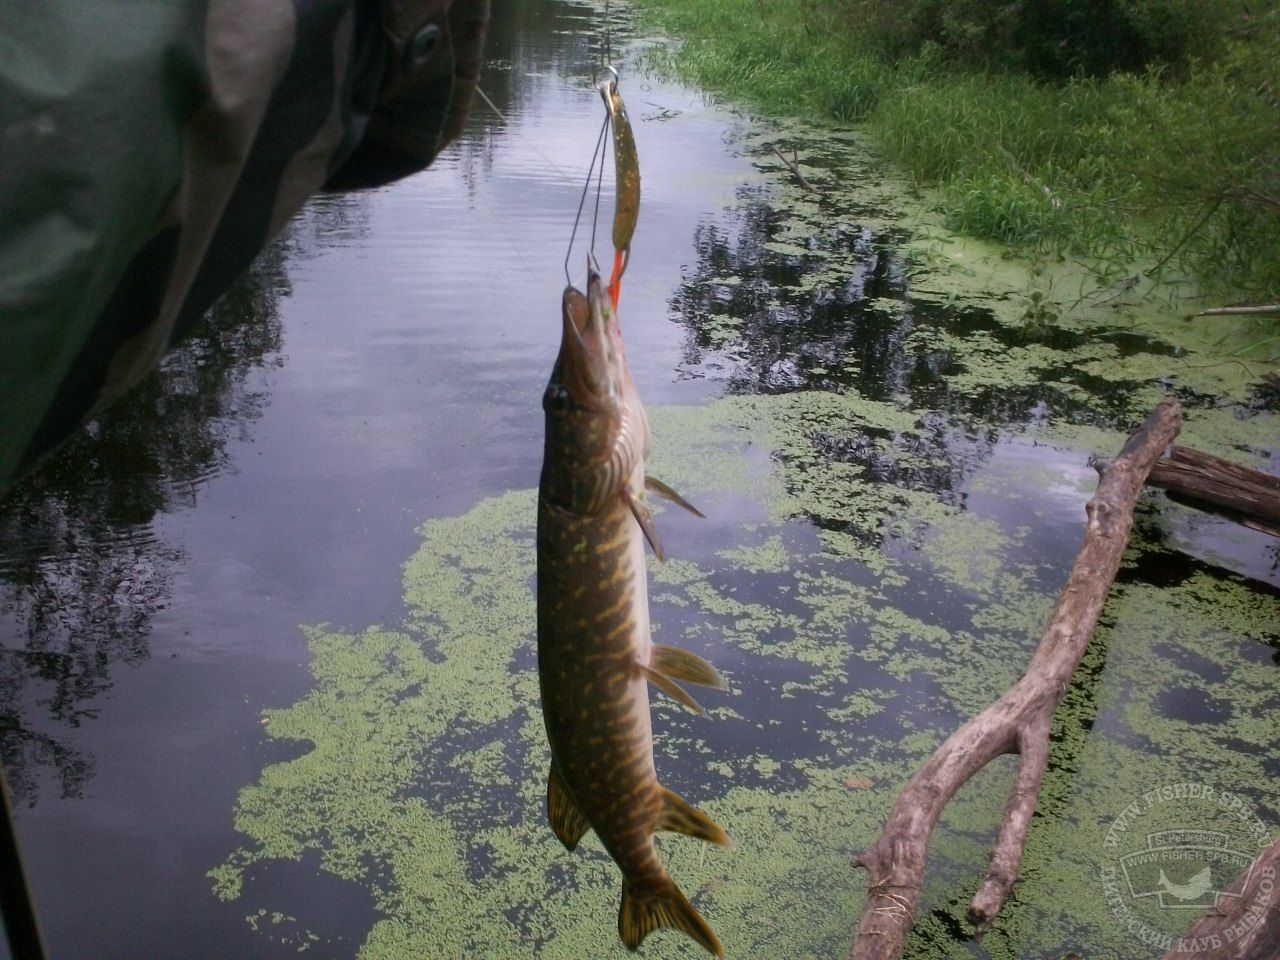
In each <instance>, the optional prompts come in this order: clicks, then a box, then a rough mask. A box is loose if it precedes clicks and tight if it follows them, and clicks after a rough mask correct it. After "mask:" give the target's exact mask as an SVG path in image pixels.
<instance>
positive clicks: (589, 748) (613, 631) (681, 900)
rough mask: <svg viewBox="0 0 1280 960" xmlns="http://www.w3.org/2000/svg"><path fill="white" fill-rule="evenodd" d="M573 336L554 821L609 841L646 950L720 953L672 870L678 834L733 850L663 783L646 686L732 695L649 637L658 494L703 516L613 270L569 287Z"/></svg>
mask: <svg viewBox="0 0 1280 960" xmlns="http://www.w3.org/2000/svg"><path fill="white" fill-rule="evenodd" d="M561 309H562V313H563V323H564V326H563V331H562V334H561V342H560V355H559V357H558V358H557V359H556V364H555V368H554V369H553V371H552V373H551V381H550V383H549V384H548V385H547V390H546V394H545V395H544V397H543V401H542V405H543V409H544V410H545V412H546V446H545V452H544V457H543V463H542V479H541V483H540V486H539V490H538V579H537V583H538V586H537V590H538V680H539V684H540V686H541V690H542V711H543V717H544V720H545V722H546V728H547V739H548V740H549V741H550V744H551V772H550V776H549V778H548V782H547V813H548V816H549V818H550V821H551V827H552V829H553V830H554V831H555V833H556V836H557V837H559V838H560V841H561V842H562V843H563V844H564V845H565V846H566V847H567V848H568V849H570V850H572V849H573V848H574V847H575V846H576V845H577V843H578V841H579V840H580V839H581V838H582V835H583V834H584V833H586V831H587V830H588V829H592V830H595V832H596V835H597V836H598V837H599V838H600V841H601V842H602V843H603V844H604V847H605V849H606V850H607V851H608V852H609V855H610V856H611V857H612V858H613V860H614V862H616V863H617V864H618V867H619V869H621V871H622V906H621V909H620V911H619V914H618V933H619V935H620V936H621V938H622V942H623V943H624V944H626V945H627V947H629V948H630V949H632V950H634V949H636V948H637V947H638V946H639V945H640V942H641V941H642V940H644V938H645V936H646V935H648V934H649V933H651V932H653V931H654V930H656V929H658V928H660V927H675V928H676V929H678V930H682V931H683V932H684V933H686V934H688V935H689V936H690V937H692V938H693V939H694V940H696V941H697V942H698V943H700V944H702V946H704V947H706V949H707V950H709V951H711V952H712V953H714V954H715V955H716V956H718V957H719V956H723V951H722V949H721V947H720V942H719V941H718V940H717V939H716V935H715V934H714V933H713V932H712V930H711V928H710V926H708V924H707V922H706V921H705V920H703V918H702V917H701V916H699V915H698V912H697V911H696V910H695V909H694V908H693V906H692V905H691V904H690V903H689V901H688V899H687V898H686V897H685V895H684V894H683V893H682V892H681V891H680V889H679V887H677V886H676V883H675V881H674V880H672V879H671V877H670V875H669V874H668V873H667V871H666V868H665V867H664V866H663V865H662V862H661V861H660V860H659V859H658V854H657V850H656V849H655V847H654V842H653V840H654V834H655V833H656V832H657V831H659V830H672V831H675V832H677V833H684V834H688V835H689V836H692V837H697V838H699V839H701V840H706V841H708V842H709V843H715V844H719V845H721V846H727V845H728V844H729V842H730V841H729V838H728V836H727V835H726V834H725V832H724V831H723V830H722V829H720V827H719V826H717V825H716V823H715V822H714V821H712V820H711V818H710V817H708V816H707V815H706V814H704V813H702V812H701V811H699V810H696V809H694V808H693V807H691V806H690V805H689V804H688V803H686V802H685V801H684V800H683V799H681V798H680V797H679V796H678V795H677V794H675V793H673V792H672V791H670V790H667V789H666V788H664V787H663V786H662V785H661V784H660V783H659V782H658V777H657V773H656V771H655V769H654V763H653V731H652V727H651V725H650V719H649V692H648V684H650V683H652V684H653V685H654V686H656V687H657V688H658V689H659V690H661V691H663V692H664V693H666V694H667V695H668V696H670V697H672V698H674V699H675V700H677V701H679V702H680V703H682V704H684V705H685V706H687V707H689V708H690V709H692V710H695V711H698V712H700V713H701V712H704V711H702V708H701V707H699V706H698V704H697V703H696V701H694V699H693V698H692V697H690V696H689V694H688V693H687V692H685V690H684V689H683V688H681V687H680V686H679V685H678V684H677V682H676V681H685V682H687V683H695V684H702V685H705V686H710V687H715V688H716V689H720V690H724V689H727V687H726V684H725V681H724V679H723V678H722V677H721V676H720V674H719V673H717V672H716V670H715V669H714V668H712V667H711V666H710V665H708V664H707V663H705V662H704V661H703V660H701V659H700V658H698V657H696V656H694V655H693V654H691V653H687V652H684V651H681V650H677V649H675V648H673V647H666V646H661V645H659V644H655V643H653V642H652V640H651V639H650V634H649V596H648V584H647V578H646V572H645V556H644V541H645V540H646V539H647V540H648V542H649V543H650V545H651V546H652V547H653V550H654V552H655V553H656V554H657V555H658V556H659V557H660V558H661V557H662V555H663V554H662V546H661V543H660V541H659V540H658V535H657V531H656V530H655V528H654V525H653V517H652V515H651V514H650V512H649V509H648V507H647V506H646V505H645V502H644V494H645V492H646V490H647V491H648V492H650V493H652V494H654V495H656V496H662V497H665V498H667V499H669V500H672V501H674V502H675V503H677V504H679V505H680V506H682V507H684V508H685V509H687V510H690V511H692V512H693V513H695V514H697V515H698V516H702V514H700V513H698V511H697V510H695V509H694V508H693V507H691V506H690V505H689V504H688V503H686V502H685V501H684V499H683V498H681V497H680V496H679V494H677V493H675V491H673V490H671V489H670V488H669V487H667V486H666V485H665V484H663V483H660V482H658V481H656V480H653V479H652V478H650V477H646V476H645V472H644V459H645V456H646V454H647V453H648V449H649V421H648V418H647V416H646V415H645V411H644V407H642V406H641V404H640V398H639V396H638V395H637V393H636V388H635V384H634V383H633V382H632V379H631V373H630V371H629V370H628V368H627V361H626V353H625V350H624V347H623V344H622V332H621V330H620V328H619V326H618V322H617V315H616V313H615V312H614V310H613V309H612V307H611V306H610V302H609V297H608V294H607V293H606V291H605V287H604V284H603V282H602V281H601V278H600V276H599V274H597V273H596V272H595V271H591V273H590V276H589V278H588V283H587V293H586V295H585V296H584V295H583V294H582V293H581V292H580V291H578V290H577V289H575V288H574V287H573V286H568V287H566V288H565V291H564V298H563V302H562V307H561Z"/></svg>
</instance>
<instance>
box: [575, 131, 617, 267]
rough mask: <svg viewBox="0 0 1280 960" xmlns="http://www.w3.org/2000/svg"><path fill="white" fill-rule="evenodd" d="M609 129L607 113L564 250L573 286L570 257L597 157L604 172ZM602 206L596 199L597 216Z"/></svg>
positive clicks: (592, 228) (593, 232)
mask: <svg viewBox="0 0 1280 960" xmlns="http://www.w3.org/2000/svg"><path fill="white" fill-rule="evenodd" d="M608 129H609V115H608V114H607V113H606V114H605V117H604V123H602V124H601V125H600V136H598V137H597V138H596V148H595V150H594V151H593V152H592V154H591V166H590V167H588V168H587V181H586V183H584V184H583V185H582V196H581V197H579V198H578V212H577V214H576V215H575V216H574V218H573V232H572V233H571V234H569V249H568V250H566V251H565V252H564V278H565V280H566V282H568V283H569V284H570V285H571V286H572V284H573V277H571V276H570V275H569V258H570V257H571V256H573V241H574V240H575V239H576V238H577V236H578V223H579V222H580V221H581V220H582V208H583V206H584V205H585V204H586V202H587V191H588V190H590V189H591V176H592V174H594V173H595V171H596V159H597V158H599V160H600V173H601V175H603V174H604V155H603V153H602V152H601V150H600V147H601V144H603V143H604V135H605V131H607V130H608ZM599 208H600V202H599V198H598V197H597V200H596V210H597V216H598V215H599V213H598V211H599ZM591 234H592V247H593V248H594V247H595V225H594V224H592V227H591Z"/></svg>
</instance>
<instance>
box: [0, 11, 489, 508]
mask: <svg viewBox="0 0 1280 960" xmlns="http://www.w3.org/2000/svg"><path fill="white" fill-rule="evenodd" d="M487 19H488V3H487V0H453V2H452V3H451V2H449V0H383V2H377V0H294V2H290V0H205V2H199V0H132V2H129V0H95V2H86V0H41V2H39V3H36V2H27V0H14V2H6V3H3V4H0V490H3V489H5V488H7V487H8V486H9V485H10V484H11V483H12V481H13V480H14V479H15V478H16V477H17V476H18V475H20V474H21V473H22V472H23V471H25V470H26V469H28V468H29V467H30V466H31V465H32V464H34V463H35V462H36V461H37V460H38V459H39V458H40V457H41V456H43V455H44V454H45V453H47V452H48V451H49V450H51V449H52V448H53V447H54V446H56V444H57V443H58V442H60V441H61V440H62V439H64V438H65V437H66V436H67V435H68V434H69V433H70V432H71V431H72V430H74V429H76V428H77V427H78V426H79V425H80V424H81V423H83V422H84V421H85V420H86V419H88V418H91V417H92V416H93V415H94V414H95V413H97V412H98V411H100V410H102V409H103V408H104V407H105V406H106V405H107V404H109V403H110V402H111V401H112V400H114V399H116V398H117V397H118V396H119V395H120V394H121V393H123V392H124V391H125V390H126V389H127V388H128V387H129V386H131V385H132V384H133V383H134V382H136V381H137V379H138V378H139V377H141V376H142V375H143V374H144V373H146V372H147V371H148V370H150V369H151V368H152V366H154V364H155V363H156V362H157V361H158V360H159V359H160V357H161V356H162V355H163V353H164V351H165V350H166V349H167V348H168V347H169V345H170V344H171V343H173V342H174V341H175V340H177V339H179V338H180V337H181V336H182V334H183V332H184V331H185V330H186V329H187V328H188V327H189V326H190V325H191V323H192V322H193V321H194V320H195V319H197V318H198V317H199V316H200V315H201V314H202V313H203V312H204V311H205V310H206V309H207V308H208V307H209V306H210V304H212V303H213V301H214V300H215V299H216V298H217V297H218V295H219V294H220V293H221V291H222V290H223V289H225V287H226V285H227V284H228V283H230V281H231V280H233V279H234V278H235V277H236V276H237V275H238V274H239V273H240V272H241V271H242V270H244V268H245V267H246V266H248V264H249V263H250V261H251V260H252V259H253V258H254V256H255V255H256V254H257V253H258V251H260V250H261V249H262V247H263V246H264V245H265V244H266V243H267V242H268V241H269V240H270V239H271V238H272V237H273V236H274V235H275V234H276V233H277V232H278V231H279V229H280V228H281V227H283V226H284V224H285V223H286V222H287V221H288V220H289V218H290V217H292V216H293V214H294V213H296V212H297V210H298V209H299V208H300V207H301V205H302V204H303V203H304V202H305V201H306V199H307V198H308V197H309V196H311V195H312V194H313V193H314V192H316V191H317V190H321V189H354V188H359V187H365V186H373V185H377V184H381V183H385V182H387V181H389V180H392V179H395V178H397V177H400V176H403V175H405V174H408V173H411V172H414V171H416V170H420V169H421V168H422V167H424V166H426V165H427V164H428V163H430V162H431V160H432V158H433V157H434V156H435V154H436V151H437V150H439V148H440V147H441V146H442V145H443V144H444V143H445V142H447V140H449V139H450V138H452V136H453V135H454V134H455V133H456V131H457V129H458V128H459V126H460V125H461V122H462V120H463V119H464V117H465V114H466V110H467V109H468V107H469V104H470V98H471V94H472V91H473V90H474V85H475V80H476V78H477V75H478V71H479V66H480V55H481V45H482V43H483V37H484V31H485V27H486V25H487Z"/></svg>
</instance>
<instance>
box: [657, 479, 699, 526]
mask: <svg viewBox="0 0 1280 960" xmlns="http://www.w3.org/2000/svg"><path fill="white" fill-rule="evenodd" d="M644 488H645V489H646V490H648V491H649V492H650V493H652V494H653V495H654V496H655V497H661V498H662V499H663V500H670V501H671V502H672V503H674V504H675V505H676V506H679V507H684V508H685V509H686V510H688V511H689V512H690V513H692V514H693V515H694V516H695V517H702V519H703V520H705V519H706V516H705V515H704V514H703V512H702V511H701V510H699V509H698V508H697V507H695V506H694V505H693V504H692V503H690V502H689V501H688V500H686V499H685V498H684V497H682V496H680V494H678V493H676V492H675V491H674V490H672V489H671V488H670V487H669V486H667V485H666V484H665V483H663V482H662V481H661V480H659V479H657V478H656V477H650V476H648V475H647V474H646V476H645V478H644Z"/></svg>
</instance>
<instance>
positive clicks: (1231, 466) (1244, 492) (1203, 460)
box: [1098, 446, 1280, 537]
mask: <svg viewBox="0 0 1280 960" xmlns="http://www.w3.org/2000/svg"><path fill="white" fill-rule="evenodd" d="M1104 466H1105V464H1099V465H1098V468H1099V471H1100V472H1101V469H1102V468H1103V467H1104ZM1147 483H1148V484H1150V485H1151V486H1153V487H1160V488H1161V489H1163V490H1165V491H1167V492H1168V494H1169V498H1170V499H1172V500H1176V501H1178V502H1179V503H1183V504H1186V505H1187V506H1189V507H1195V508H1196V509H1197V510H1206V511H1208V512H1210V513H1217V514H1221V515H1222V516H1225V517H1227V518H1229V519H1231V520H1234V521H1236V522H1237V523H1239V524H1241V525H1243V526H1246V527H1251V528H1253V529H1254V530H1261V531H1262V532H1263V533H1269V534H1271V535H1272V536H1273V537H1280V477H1274V476H1272V475H1271V474H1269V473H1263V472H1261V471H1260V470H1252V469H1250V468H1249V467H1242V466H1240V464H1238V463H1232V462H1231V461H1230V460H1223V459H1222V458H1221V457H1215V456H1212V455H1211V454H1208V453H1201V452H1200V451H1199V450H1192V449H1190V448H1189V447H1179V446H1174V447H1171V448H1170V449H1169V456H1168V457H1167V458H1165V459H1163V460H1158V461H1156V464H1155V466H1153V467H1152V468H1151V476H1150V477H1148V478H1147Z"/></svg>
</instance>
